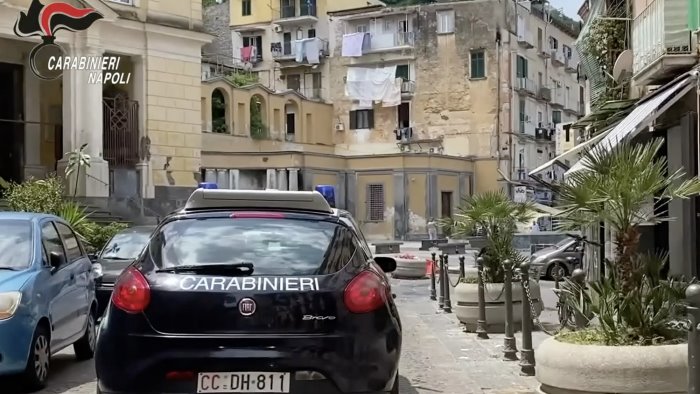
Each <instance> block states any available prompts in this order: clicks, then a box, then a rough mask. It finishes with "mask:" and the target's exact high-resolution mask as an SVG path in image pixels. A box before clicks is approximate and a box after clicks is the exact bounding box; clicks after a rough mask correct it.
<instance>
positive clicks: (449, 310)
mask: <svg viewBox="0 0 700 394" xmlns="http://www.w3.org/2000/svg"><path fill="white" fill-rule="evenodd" d="M449 257H450V256H448V255H445V262H444V266H445V273H444V274H442V278H443V279H444V280H445V287H444V289H445V305H443V308H442V310H443V311H445V313H452V301H451V300H450V288H451V287H452V285H451V284H450V267H449V264H448V258H449Z"/></svg>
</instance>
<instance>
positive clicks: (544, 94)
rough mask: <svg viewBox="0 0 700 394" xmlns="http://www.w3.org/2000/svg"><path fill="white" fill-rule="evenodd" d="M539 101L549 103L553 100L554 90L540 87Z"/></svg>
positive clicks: (538, 91)
mask: <svg viewBox="0 0 700 394" xmlns="http://www.w3.org/2000/svg"><path fill="white" fill-rule="evenodd" d="M537 99H538V100H541V101H546V102H549V101H551V100H552V89H550V88H547V87H540V88H539V89H538V90H537Z"/></svg>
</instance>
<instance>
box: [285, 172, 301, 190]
mask: <svg viewBox="0 0 700 394" xmlns="http://www.w3.org/2000/svg"><path fill="white" fill-rule="evenodd" d="M287 171H289V190H293V191H297V190H299V169H298V168H287Z"/></svg>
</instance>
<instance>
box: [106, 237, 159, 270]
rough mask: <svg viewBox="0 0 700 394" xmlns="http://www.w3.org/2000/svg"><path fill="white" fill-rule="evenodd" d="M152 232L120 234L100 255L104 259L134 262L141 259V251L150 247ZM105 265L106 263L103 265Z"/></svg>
mask: <svg viewBox="0 0 700 394" xmlns="http://www.w3.org/2000/svg"><path fill="white" fill-rule="evenodd" d="M150 237H151V233H150V232H145V231H128V232H123V233H119V234H117V235H115V236H114V238H112V239H111V240H110V241H109V243H108V244H107V246H105V248H104V250H102V253H101V254H100V258H102V259H107V260H109V259H113V260H133V259H136V258H137V257H139V255H140V254H141V251H142V250H143V249H144V248H145V247H146V245H148V240H149V239H150ZM102 264H104V263H102Z"/></svg>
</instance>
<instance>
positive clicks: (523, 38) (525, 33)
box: [517, 15, 535, 49]
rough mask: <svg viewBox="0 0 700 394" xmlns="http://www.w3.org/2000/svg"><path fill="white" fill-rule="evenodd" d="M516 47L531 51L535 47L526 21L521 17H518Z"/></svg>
mask: <svg viewBox="0 0 700 394" xmlns="http://www.w3.org/2000/svg"><path fill="white" fill-rule="evenodd" d="M517 32H518V45H519V46H520V47H521V48H523V49H532V48H534V47H535V45H534V44H533V40H532V32H531V31H530V29H529V28H528V25H527V20H525V17H524V16H523V15H518V26H517Z"/></svg>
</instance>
